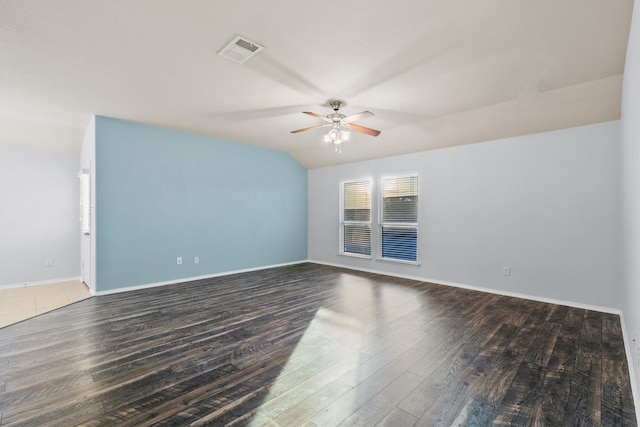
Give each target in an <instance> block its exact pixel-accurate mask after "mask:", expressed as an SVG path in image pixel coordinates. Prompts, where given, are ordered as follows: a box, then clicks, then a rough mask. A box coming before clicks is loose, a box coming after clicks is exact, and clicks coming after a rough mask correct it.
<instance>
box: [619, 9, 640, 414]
mask: <svg viewBox="0 0 640 427" xmlns="http://www.w3.org/2000/svg"><path fill="white" fill-rule="evenodd" d="M621 140H622V143H621V150H620V159H621V161H620V163H621V173H620V176H621V178H620V184H621V185H620V188H621V200H622V209H621V244H622V245H621V251H620V252H621V281H620V283H621V285H620V289H621V295H622V298H621V299H622V314H623V318H624V321H625V328H626V330H625V332H626V336H627V342H628V343H629V344H630V345H629V347H630V349H632V347H633V344H634V343H633V342H632V341H631V340H632V339H633V337H634V334H635V333H636V331H637V333H638V334H640V1H639V0H635V2H634V5H633V20H632V22H631V34H630V36H629V45H628V47H627V59H626V63H625V69H624V81H623V94H622V120H621ZM636 344H637V342H636ZM631 353H632V360H630V361H629V364H630V365H631V368H632V373H633V371H635V384H636V412H637V413H639V412H640V396H638V390H640V354H638V351H637V350H632V352H631Z"/></svg>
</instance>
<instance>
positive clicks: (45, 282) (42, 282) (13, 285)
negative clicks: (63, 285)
mask: <svg viewBox="0 0 640 427" xmlns="http://www.w3.org/2000/svg"><path fill="white" fill-rule="evenodd" d="M74 280H77V281H78V282H82V278H81V277H80V276H76V277H62V278H59V279H48V280H40V281H37V282H22V283H11V284H8V285H0V289H11V288H21V287H23V286H40V285H49V284H51V283H58V282H71V281H74Z"/></svg>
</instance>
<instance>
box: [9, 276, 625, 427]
mask: <svg viewBox="0 0 640 427" xmlns="http://www.w3.org/2000/svg"><path fill="white" fill-rule="evenodd" d="M0 424H1V425H3V426H4V425H28V426H39V425H56V426H72V425H85V426H114V425H115V426H143V425H167V426H175V425H226V424H228V425H255V426H260V425H267V426H334V425H348V426H351V425H362V426H377V425H380V426H382V425H386V426H411V425H422V426H439V425H441V426H449V425H456V426H457V425H465V426H486V425H517V426H526V425H535V426H574V425H575V426H582V425H584V426H591V425H605V426H610V425H628V426H633V425H636V418H635V412H634V407H633V399H632V396H631V387H630V383H629V373H628V371H627V361H626V358H625V353H624V344H623V341H622V334H621V329H620V321H619V318H618V316H615V315H611V314H603V313H599V312H594V311H588V310H583V309H577V308H570V307H566V306H559V305H553V304H545V303H540V302H533V301H528V300H522V299H517V298H509V297H504V296H498V295H493V294H486V293H481V292H475V291H469V290H462V289H456V288H452V287H447V286H439V285H434V284H429V283H424V282H417V281H412V280H406V279H398V278H393V277H388V276H381V275H374V274H368V273H361V272H355V271H350V270H345V269H338V268H333V267H327V266H321V265H316V264H301V265H295V266H289V267H282V268H275V269H270V270H263V271H258V272H252V273H244V274H237V275H232V276H225V277H220V278H214V279H208V280H200V281H196V282H189V283H184V284H179V285H171V286H164V287H159V288H153V289H147V290H141V291H133V292H126V293H121V294H115V295H108V296H100V297H94V298H91V299H89V300H85V301H81V302H78V303H75V304H73V305H71V306H68V307H65V308H62V309H59V310H56V311H54V312H50V313H47V314H44V315H41V316H38V317H36V318H34V319H31V320H27V321H25V322H22V323H18V324H15V325H12V326H8V327H6V328H2V329H0Z"/></svg>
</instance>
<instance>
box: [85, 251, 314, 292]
mask: <svg viewBox="0 0 640 427" xmlns="http://www.w3.org/2000/svg"><path fill="white" fill-rule="evenodd" d="M305 262H309V260H306V259H305V260H302V261H293V262H286V263H283V264H273V265H265V266H261V267H254V268H245V269H242V270H233V271H224V272H221V273H214V274H207V275H204V276H195V277H183V278H180V279H175V280H168V281H166V282H154V283H146V284H143V285H135V286H127V287H124V288H118V289H108V290H106V291H96V292H95V294H94V295H97V296H100V295H110V294H119V293H121V292H129V291H137V290H140V289H148V288H155V287H158V286H166V285H175V284H176V283H184V282H192V281H194V280H202V279H211V278H213V277H221V276H229V275H231V274H238V273H248V272H251V271H259V270H266V269H269V268H276V267H286V266H288V265H296V264H304V263H305Z"/></svg>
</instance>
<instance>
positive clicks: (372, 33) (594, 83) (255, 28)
mask: <svg viewBox="0 0 640 427" xmlns="http://www.w3.org/2000/svg"><path fill="white" fill-rule="evenodd" d="M632 7H633V0H616V1H608V0H562V1H558V0H535V1H531V0H481V1H469V0H447V1H444V0H403V1H397V2H391V1H388V0H295V1H294V0H180V1H178V0H136V1H131V0H108V1H105V0H59V1H44V0H2V1H1V2H0V143H5V144H25V145H31V146H40V147H51V148H56V149H65V150H79V147H80V144H81V139H82V132H83V129H84V127H85V126H86V125H87V123H88V122H89V120H90V117H91V116H92V115H93V114H97V115H105V116H110V117H115V118H121V119H126V120H132V121H136V122H141V123H147V124H152V125H156V126H160V127H165V128H170V129H176V130H181V131H186V132H191V133H195V134H200V135H206V136H212V137H216V138H221V139H226V140H230V141H235V142H240V143H245V144H251V145H256V146H261V147H267V148H272V149H276V150H281V151H284V152H287V153H289V154H290V155H291V156H292V157H294V158H295V159H297V160H298V161H299V162H300V163H301V164H302V165H304V166H305V167H307V168H315V167H322V166H327V165H332V164H339V163H346V162H352V161H357V160H365V159H372V158H380V157H385V156H390V155H395V154H402V153H410V152H417V151H424V150H432V149H437V148H442V147H447V146H455V145H461V144H469V143H475V142H481V141H487V140H493V139H498V138H504V137H510V136H516V135H523V134H529V133H537V132H543V131H548V130H554V129H560V128H567V127H574V126H580V125H586V124H592V123H599V122H605V121H611V120H617V119H619V117H620V100H621V90H622V73H623V69H624V60H625V53H626V47H627V39H628V35H629V25H630V20H631V10H632ZM238 34H239V35H242V36H244V37H246V38H248V39H250V40H252V41H254V42H256V43H259V44H261V45H263V46H264V49H263V50H262V51H261V52H259V53H258V54H257V55H256V56H255V57H253V58H251V59H250V60H248V61H247V62H246V63H244V64H238V63H235V62H232V61H230V60H228V59H225V58H222V57H221V56H219V55H218V54H217V53H218V52H219V51H220V50H221V49H222V48H223V47H224V46H225V45H226V44H227V43H228V42H229V41H231V40H232V39H233V38H234V37H235V36H236V35H238ZM333 98H338V99H342V100H344V101H345V102H346V105H345V106H344V107H343V109H342V110H341V112H343V113H344V114H346V115H349V114H353V113H357V112H360V111H362V110H370V111H372V112H373V113H374V114H375V117H372V118H368V119H366V121H361V122H358V123H359V124H361V125H364V126H367V127H372V128H375V129H380V130H381V131H382V134H381V135H380V136H378V137H377V138H374V137H371V136H368V135H363V134H356V133H352V138H351V139H350V140H349V141H348V142H347V143H345V145H344V148H343V152H342V154H337V153H335V152H334V151H333V150H332V149H331V148H330V147H328V146H327V145H326V143H324V142H323V140H322V135H323V133H324V132H323V130H313V131H309V132H304V133H299V134H291V133H290V131H291V130H293V129H298V128H303V127H307V126H313V125H316V124H318V123H319V121H318V120H317V119H315V118H314V117H311V116H308V115H304V114H301V112H302V111H313V112H317V113H320V114H323V115H325V114H329V113H331V112H332V111H331V109H330V108H329V106H328V101H329V100H330V99H333Z"/></svg>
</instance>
